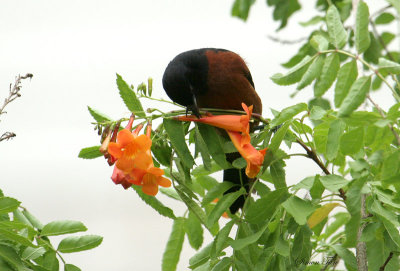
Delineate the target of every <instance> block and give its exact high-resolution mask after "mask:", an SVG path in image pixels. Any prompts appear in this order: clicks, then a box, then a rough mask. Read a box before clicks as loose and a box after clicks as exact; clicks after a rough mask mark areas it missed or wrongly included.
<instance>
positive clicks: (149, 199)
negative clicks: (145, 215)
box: [132, 185, 176, 219]
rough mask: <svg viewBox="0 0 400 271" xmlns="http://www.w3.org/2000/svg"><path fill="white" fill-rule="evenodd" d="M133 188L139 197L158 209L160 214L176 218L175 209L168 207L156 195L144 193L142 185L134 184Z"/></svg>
mask: <svg viewBox="0 0 400 271" xmlns="http://www.w3.org/2000/svg"><path fill="white" fill-rule="evenodd" d="M132 188H133V190H135V191H136V193H137V194H138V195H139V197H140V198H141V199H142V200H143V201H144V202H145V203H146V204H147V205H149V206H150V207H152V208H153V209H154V210H156V211H157V212H158V213H159V214H160V215H163V216H166V217H169V218H172V219H175V218H176V217H175V215H174V211H172V209H170V208H168V207H166V206H165V205H164V204H163V203H162V202H160V201H159V200H158V199H157V198H156V197H153V196H150V195H147V194H145V193H143V191H142V189H141V187H139V186H136V185H133V186H132Z"/></svg>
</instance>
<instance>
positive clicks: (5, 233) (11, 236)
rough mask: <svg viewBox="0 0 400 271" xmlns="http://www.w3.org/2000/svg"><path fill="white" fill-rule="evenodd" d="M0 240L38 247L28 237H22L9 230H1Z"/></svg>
mask: <svg viewBox="0 0 400 271" xmlns="http://www.w3.org/2000/svg"><path fill="white" fill-rule="evenodd" d="M0 239H6V240H10V241H14V242H16V243H19V244H21V245H23V246H29V247H37V246H36V245H34V244H32V242H31V241H30V240H29V239H28V238H27V237H25V236H22V235H20V234H18V233H16V232H15V231H13V230H9V229H3V228H0Z"/></svg>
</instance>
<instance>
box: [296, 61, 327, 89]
mask: <svg viewBox="0 0 400 271" xmlns="http://www.w3.org/2000/svg"><path fill="white" fill-rule="evenodd" d="M324 60H325V56H324V55H319V56H317V57H316V58H315V60H314V61H313V63H312V64H311V65H310V66H309V67H308V69H307V71H306V72H305V73H304V75H303V77H302V78H301V80H300V82H299V84H298V85H297V90H301V89H303V88H305V87H306V86H308V85H309V84H311V82H312V81H314V79H316V78H318V77H319V76H320V74H321V71H322V66H323V65H324Z"/></svg>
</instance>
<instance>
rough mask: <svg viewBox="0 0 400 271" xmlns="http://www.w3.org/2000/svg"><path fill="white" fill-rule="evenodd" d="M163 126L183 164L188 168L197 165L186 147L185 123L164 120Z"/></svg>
mask: <svg viewBox="0 0 400 271" xmlns="http://www.w3.org/2000/svg"><path fill="white" fill-rule="evenodd" d="M163 124H164V128H165V131H166V132H167V134H168V137H169V139H170V141H171V144H172V146H173V147H174V149H175V150H176V152H177V154H178V156H179V157H180V158H181V161H182V163H183V164H184V165H185V166H186V167H187V168H192V167H193V165H194V164H195V163H194V159H193V156H192V154H191V153H190V151H189V148H188V146H187V145H186V140H185V133H184V130H183V123H182V122H180V121H177V120H173V119H164V120H163Z"/></svg>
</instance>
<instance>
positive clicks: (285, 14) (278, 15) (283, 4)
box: [247, 0, 301, 30]
mask: <svg viewBox="0 0 400 271" xmlns="http://www.w3.org/2000/svg"><path fill="white" fill-rule="evenodd" d="M247 1H254V0H247ZM267 4H268V5H269V6H274V7H275V8H274V12H273V19H274V20H275V21H281V24H280V26H279V28H278V30H280V29H282V28H284V27H285V26H286V24H287V22H288V19H289V17H290V16H291V15H292V14H293V13H294V12H295V11H297V10H299V9H300V8H301V6H300V4H299V2H298V1H297V0H286V1H271V0H268V1H267Z"/></svg>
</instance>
